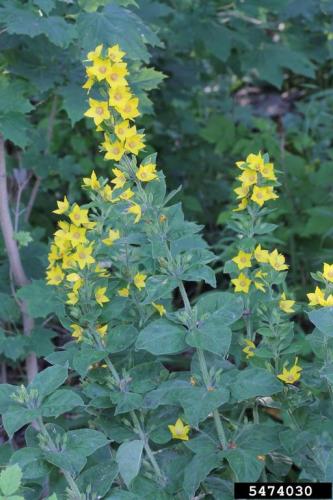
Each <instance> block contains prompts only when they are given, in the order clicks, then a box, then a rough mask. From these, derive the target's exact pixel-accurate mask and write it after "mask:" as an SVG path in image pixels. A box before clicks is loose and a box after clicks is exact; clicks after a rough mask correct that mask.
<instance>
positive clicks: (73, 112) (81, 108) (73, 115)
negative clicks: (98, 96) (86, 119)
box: [59, 82, 87, 125]
mask: <svg viewBox="0 0 333 500" xmlns="http://www.w3.org/2000/svg"><path fill="white" fill-rule="evenodd" d="M59 93H60V95H61V96H62V98H63V109H64V110H65V111H66V113H67V115H68V117H69V118H70V120H71V122H72V125H74V124H75V123H76V122H78V121H79V120H81V119H82V118H83V113H84V112H85V111H86V109H87V96H86V93H85V92H84V89H83V88H82V87H81V86H80V85H79V84H77V85H75V84H74V83H73V82H70V83H68V84H67V85H66V86H65V87H61V88H60V89H59Z"/></svg>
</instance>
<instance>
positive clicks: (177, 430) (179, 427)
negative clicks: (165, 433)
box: [168, 418, 191, 441]
mask: <svg viewBox="0 0 333 500" xmlns="http://www.w3.org/2000/svg"><path fill="white" fill-rule="evenodd" d="M168 429H169V431H170V432H171V435H172V438H173V439H181V440H182V441H188V440H189V437H188V434H189V432H190V429H191V428H190V426H189V425H184V424H183V421H182V420H181V419H180V418H178V419H177V421H176V423H175V425H168Z"/></svg>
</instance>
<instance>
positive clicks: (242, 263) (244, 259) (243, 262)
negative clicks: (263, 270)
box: [232, 250, 252, 269]
mask: <svg viewBox="0 0 333 500" xmlns="http://www.w3.org/2000/svg"><path fill="white" fill-rule="evenodd" d="M251 257H252V254H251V253H247V252H243V250H240V251H239V252H238V254H237V255H236V257H234V258H233V259H232V260H233V261H234V262H235V264H237V267H238V269H245V268H246V267H251Z"/></svg>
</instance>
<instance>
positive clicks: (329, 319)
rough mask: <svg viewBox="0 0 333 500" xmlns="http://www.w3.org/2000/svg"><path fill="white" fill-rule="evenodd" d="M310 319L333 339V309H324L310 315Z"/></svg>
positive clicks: (316, 310)
mask: <svg viewBox="0 0 333 500" xmlns="http://www.w3.org/2000/svg"><path fill="white" fill-rule="evenodd" d="M309 319H310V321H311V323H313V324H314V325H315V326H316V327H317V328H318V330H320V331H321V332H322V333H324V334H325V335H326V336H327V337H333V307H322V308H321V309H315V310H314V311H311V312H310V313H309Z"/></svg>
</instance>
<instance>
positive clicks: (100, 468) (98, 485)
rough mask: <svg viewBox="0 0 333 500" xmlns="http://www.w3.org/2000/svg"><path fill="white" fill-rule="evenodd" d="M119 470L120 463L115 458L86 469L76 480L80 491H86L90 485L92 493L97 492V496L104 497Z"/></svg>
mask: <svg viewBox="0 0 333 500" xmlns="http://www.w3.org/2000/svg"><path fill="white" fill-rule="evenodd" d="M118 472H119V471H118V465H117V464H116V463H115V462H114V461H113V460H110V461H109V462H106V463H105V462H103V463H99V464H98V465H94V466H93V467H90V468H89V469H87V470H85V471H84V472H82V473H81V474H80V476H79V477H78V478H77V480H76V482H77V485H78V487H79V489H80V491H86V490H87V488H88V487H89V486H90V487H91V493H92V494H95V495H96V498H102V497H104V495H106V493H107V492H108V491H109V489H110V488H111V486H112V483H113V481H114V480H115V479H116V477H117V475H118Z"/></svg>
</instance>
